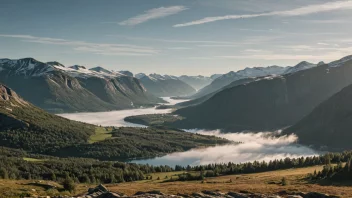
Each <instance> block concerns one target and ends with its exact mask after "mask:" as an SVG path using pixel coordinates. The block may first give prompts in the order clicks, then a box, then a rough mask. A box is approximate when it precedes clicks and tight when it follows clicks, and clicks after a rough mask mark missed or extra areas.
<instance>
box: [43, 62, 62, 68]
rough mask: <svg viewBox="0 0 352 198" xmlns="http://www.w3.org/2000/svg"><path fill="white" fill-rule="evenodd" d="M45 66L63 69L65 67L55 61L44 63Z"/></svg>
mask: <svg viewBox="0 0 352 198" xmlns="http://www.w3.org/2000/svg"><path fill="white" fill-rule="evenodd" d="M46 64H48V65H51V66H57V67H65V65H63V64H61V63H59V62H57V61H50V62H46Z"/></svg>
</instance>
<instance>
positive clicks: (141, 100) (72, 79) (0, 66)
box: [0, 58, 160, 113]
mask: <svg viewBox="0 0 352 198" xmlns="http://www.w3.org/2000/svg"><path fill="white" fill-rule="evenodd" d="M0 81H1V82H2V83H5V84H7V85H9V86H10V87H11V88H12V89H14V90H15V91H16V92H17V93H19V94H20V95H21V96H22V97H23V98H25V99H26V100H28V101H29V102H31V103H33V104H35V105H36V106H38V107H40V108H43V109H45V110H47V111H50V112H56V113H58V112H75V111H108V110H113V109H126V108H134V107H139V106H144V105H154V104H156V103H158V102H160V99H158V98H156V97H154V96H152V94H150V93H148V92H147V91H146V90H145V88H144V87H143V86H142V85H141V84H140V82H139V81H138V79H136V78H133V77H130V76H127V75H123V74H120V73H117V72H111V71H108V70H106V69H104V68H100V67H99V68H98V67H97V68H93V69H91V70H88V69H86V68H85V67H83V66H78V65H75V66H72V67H65V66H63V65H62V64H60V63H58V62H48V63H43V62H40V61H37V60H35V59H33V58H25V59H19V60H10V59H0Z"/></svg>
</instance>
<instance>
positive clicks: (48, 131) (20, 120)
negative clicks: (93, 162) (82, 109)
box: [0, 84, 95, 153]
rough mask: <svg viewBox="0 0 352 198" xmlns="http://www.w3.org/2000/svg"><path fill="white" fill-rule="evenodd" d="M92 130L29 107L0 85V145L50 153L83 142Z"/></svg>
mask: <svg viewBox="0 0 352 198" xmlns="http://www.w3.org/2000/svg"><path fill="white" fill-rule="evenodd" d="M94 129H95V127H94V126H92V125H88V124H83V123H80V122H76V121H71V120H68V119H65V118H62V117H59V116H56V115H52V114H49V113H46V112H45V111H43V110H41V109H39V108H37V107H35V106H33V105H32V104H30V103H29V102H26V101H24V100H23V99H22V98H20V97H19V96H18V95H17V94H16V93H15V92H14V91H13V90H11V89H10V88H8V87H7V86H4V85H2V84H0V145H1V146H7V147H14V148H21V149H24V150H28V151H35V152H38V153H41V152H54V151H55V150H57V149H60V148H63V147H65V146H67V145H72V144H79V143H85V142H87V139H88V138H89V136H90V135H91V134H93V133H94Z"/></svg>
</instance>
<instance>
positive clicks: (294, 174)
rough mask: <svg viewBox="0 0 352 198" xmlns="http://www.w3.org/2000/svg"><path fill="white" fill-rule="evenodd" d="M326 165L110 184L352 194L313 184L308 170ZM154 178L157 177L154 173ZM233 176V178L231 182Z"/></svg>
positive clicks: (132, 189) (125, 188) (185, 190)
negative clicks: (307, 176)
mask: <svg viewBox="0 0 352 198" xmlns="http://www.w3.org/2000/svg"><path fill="white" fill-rule="evenodd" d="M322 168H323V167H322V166H315V167H309V168H299V169H289V170H280V171H272V172H265V173H256V174H243V175H229V176H221V177H216V178H207V179H206V182H205V183H202V182H200V181H189V182H163V181H162V180H161V181H151V182H132V183H123V184H118V185H109V186H108V187H109V189H111V190H113V191H117V192H122V193H125V194H128V195H132V194H134V193H136V192H137V191H149V190H160V191H161V192H163V193H167V194H177V193H182V194H191V193H193V192H200V191H202V190H213V191H214V190H220V191H222V192H229V191H235V192H239V191H243V190H245V191H249V192H254V193H268V194H273V193H278V192H280V191H283V190H286V191H300V192H312V191H315V192H321V193H326V194H331V195H339V196H341V197H352V187H350V186H322V185H318V184H310V183H308V182H307V181H306V180H305V177H306V175H307V174H308V173H313V172H314V170H317V171H319V170H322ZM283 177H285V178H286V179H287V181H288V182H289V185H287V186H282V185H281V184H280V183H281V179H282V178H283ZM153 178H154V177H153ZM230 180H232V182H230Z"/></svg>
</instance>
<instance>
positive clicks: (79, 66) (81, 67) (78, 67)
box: [69, 65, 87, 70]
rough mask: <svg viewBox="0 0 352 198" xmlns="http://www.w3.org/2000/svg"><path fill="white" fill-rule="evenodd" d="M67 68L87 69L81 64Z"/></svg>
mask: <svg viewBox="0 0 352 198" xmlns="http://www.w3.org/2000/svg"><path fill="white" fill-rule="evenodd" d="M69 68H71V69H75V70H80V69H87V68H86V67H85V66H81V65H73V66H71V67H69Z"/></svg>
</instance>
